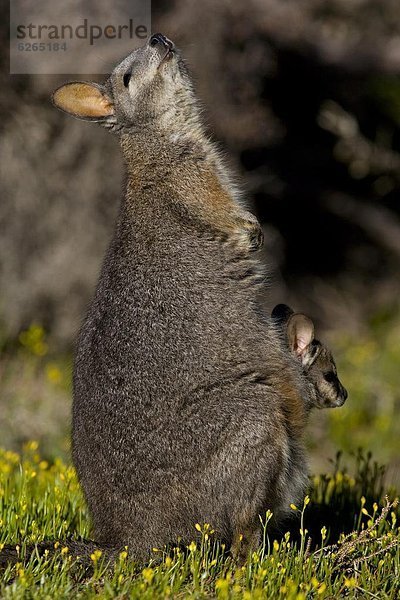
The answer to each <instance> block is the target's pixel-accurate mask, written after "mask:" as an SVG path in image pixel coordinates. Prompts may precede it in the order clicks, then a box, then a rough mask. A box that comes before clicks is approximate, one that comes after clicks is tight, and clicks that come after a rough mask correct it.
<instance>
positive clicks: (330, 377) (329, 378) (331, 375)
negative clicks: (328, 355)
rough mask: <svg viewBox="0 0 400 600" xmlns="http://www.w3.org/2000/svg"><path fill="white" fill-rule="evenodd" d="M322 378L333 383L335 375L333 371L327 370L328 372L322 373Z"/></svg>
mask: <svg viewBox="0 0 400 600" xmlns="http://www.w3.org/2000/svg"><path fill="white" fill-rule="evenodd" d="M324 379H325V381H327V382H328V383H334V382H335V381H336V375H335V373H334V372H333V371H329V373H324Z"/></svg>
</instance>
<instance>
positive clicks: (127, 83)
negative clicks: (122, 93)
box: [124, 71, 132, 87]
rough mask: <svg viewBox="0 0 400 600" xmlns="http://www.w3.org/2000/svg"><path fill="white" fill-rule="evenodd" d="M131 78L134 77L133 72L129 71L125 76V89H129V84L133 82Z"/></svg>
mask: <svg viewBox="0 0 400 600" xmlns="http://www.w3.org/2000/svg"><path fill="white" fill-rule="evenodd" d="M131 76H132V72H131V71H128V72H127V73H125V75H124V86H125V87H128V85H129V82H130V80H131Z"/></svg>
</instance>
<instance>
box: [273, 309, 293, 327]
mask: <svg viewBox="0 0 400 600" xmlns="http://www.w3.org/2000/svg"><path fill="white" fill-rule="evenodd" d="M293 313H294V311H293V310H292V309H291V308H290V306H288V305H287V304H277V305H276V306H275V308H274V310H273V311H272V313H271V317H272V318H273V319H274V321H276V323H277V324H278V325H280V326H283V325H285V324H286V323H287V321H288V320H289V318H290V317H291V316H292V314H293Z"/></svg>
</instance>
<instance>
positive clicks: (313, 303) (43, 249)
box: [0, 0, 400, 482]
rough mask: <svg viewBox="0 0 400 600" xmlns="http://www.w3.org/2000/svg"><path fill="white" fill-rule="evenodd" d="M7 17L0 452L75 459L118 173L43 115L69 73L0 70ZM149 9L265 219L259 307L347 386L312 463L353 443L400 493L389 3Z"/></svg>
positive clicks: (0, 164) (398, 21) (112, 157)
mask: <svg viewBox="0 0 400 600" xmlns="http://www.w3.org/2000/svg"><path fill="white" fill-rule="evenodd" d="M50 1H51V0H49V2H50ZM99 2H100V3H101V2H105V0H99ZM120 3H121V2H120ZM67 4H68V2H67ZM72 4H73V3H71V6H72ZM126 4H127V5H129V1H128V0H126ZM64 5H65V3H64ZM0 6H1V9H0V10H1V13H0V15H1V20H0V23H1V25H0V28H1V39H0V44H1V58H0V60H1V75H0V111H1V120H0V131H1V133H0V152H1V161H0V190H1V201H0V332H1V333H0V344H1V352H2V355H1V359H0V361H1V362H0V378H1V383H0V444H1V445H5V446H7V447H15V446H18V445H19V444H21V443H22V442H24V441H25V440H27V439H30V438H35V439H40V440H42V441H43V445H44V449H45V452H47V453H48V454H49V455H51V454H54V453H57V452H60V451H65V452H66V451H67V441H66V440H67V439H68V436H67V431H68V427H69V406H70V379H71V366H70V365H71V351H72V347H73V341H74V338H75V335H76V332H77V329H78V327H79V323H80V321H81V318H82V316H83V314H84V311H85V307H86V305H87V302H88V300H89V298H90V295H91V293H92V291H93V286H94V284H95V281H96V277H97V273H98V270H99V266H100V263H101V260H102V256H103V254H104V251H105V248H106V245H107V242H108V240H109V238H110V235H111V231H112V227H113V221H114V218H115V215H116V211H117V207H118V201H119V196H120V193H121V189H122V184H123V173H122V164H121V159H120V155H119V151H118V145H117V141H116V139H115V138H114V137H113V136H111V135H108V134H107V133H106V132H105V131H103V130H101V129H100V128H98V127H96V126H95V125H92V124H86V123H83V122H78V121H74V120H73V119H71V118H68V117H66V116H64V115H62V114H61V113H60V112H58V111H56V110H55V109H53V108H52V106H51V104H50V101H49V98H50V95H51V92H52V90H53V89H54V88H55V87H56V86H57V85H59V84H60V83H62V82H63V81H64V80H65V79H66V78H65V76H59V77H57V76H33V75H18V76H16V75H13V76H10V75H9V65H8V13H7V9H8V3H7V2H4V1H2V2H1V4H0ZM152 10H153V27H152V29H153V32H154V31H162V32H163V33H165V34H166V35H168V36H169V37H171V38H172V39H173V40H174V41H175V42H176V43H177V45H178V46H179V47H181V49H182V51H183V53H184V56H185V57H186V59H187V61H188V63H189V65H190V67H191V70H192V73H193V75H194V79H195V83H196V89H197V92H198V94H199V96H200V98H201V100H202V102H203V104H204V107H205V119H206V121H207V123H208V126H209V128H210V132H212V135H213V137H214V138H215V139H217V140H219V141H220V142H221V147H222V148H223V149H224V150H225V151H226V153H227V155H228V157H229V159H230V161H231V163H232V165H233V167H234V168H235V169H236V171H237V173H238V176H240V178H241V179H242V181H243V185H244V189H245V190H246V193H247V196H248V198H249V201H250V203H251V205H252V206H253V209H254V211H255V212H256V214H257V215H258V216H259V218H260V219H261V221H262V222H263V225H264V228H265V240H266V244H265V253H264V254H265V260H266V262H267V264H268V267H269V270H270V281H271V284H270V293H269V296H268V297H267V298H266V302H267V306H268V307H270V308H271V307H273V305H274V304H275V303H276V302H281V301H284V302H287V303H289V304H292V305H293V307H295V308H296V309H297V310H303V311H305V312H307V313H308V314H309V315H310V316H312V317H313V318H314V321H315V322H316V324H317V331H318V334H319V335H320V337H321V338H322V339H323V340H324V341H325V342H327V343H329V344H330V345H331V347H332V349H333V351H334V354H335V355H336V356H337V359H338V360H337V362H338V364H339V371H340V374H341V378H342V380H343V383H344V384H345V385H346V387H347V388H348V390H349V400H348V402H347V404H346V406H345V407H343V408H342V409H339V410H332V411H330V412H328V411H325V412H322V411H320V412H317V413H315V414H314V415H313V418H312V422H311V424H310V427H309V430H308V433H307V439H308V442H309V445H310V448H311V452H312V466H313V469H314V470H319V469H320V468H323V467H324V466H325V464H324V461H325V460H326V458H327V457H329V456H333V455H334V453H335V452H336V450H337V449H338V448H342V449H344V450H346V451H355V450H356V449H357V447H359V446H363V447H365V448H366V449H371V450H372V451H373V453H374V455H375V456H376V458H377V459H378V460H381V461H384V462H386V463H387V464H388V465H389V472H388V477H389V478H390V480H392V481H397V482H399V481H400V441H399V440H400V421H399V419H397V415H398V413H399V410H400V343H399V341H400V302H399V291H400V278H399V273H400V196H399V191H400V153H399V152H400V78H399V74H400V4H399V2H398V0H248V1H247V2H245V3H244V2H241V1H240V0H230V1H228V0H220V1H219V2H213V1H211V0H203V2H201V3H200V2H196V1H195V0H175V1H171V0H170V1H168V2H166V1H158V2H157V1H156V0H154V1H153V3H152ZM126 50H127V53H128V52H129V48H127V49H126ZM120 58H121V57H120V56H112V55H110V56H103V57H102V60H104V61H107V62H108V63H109V64H110V67H111V66H112V65H113V63H115V62H116V61H118V60H119V59H120ZM82 60H83V61H84V60H85V57H84V56H83V57H82ZM74 78H77V77H74V74H73V73H71V79H74ZM79 78H81V77H79Z"/></svg>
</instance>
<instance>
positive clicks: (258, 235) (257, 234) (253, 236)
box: [241, 212, 264, 252]
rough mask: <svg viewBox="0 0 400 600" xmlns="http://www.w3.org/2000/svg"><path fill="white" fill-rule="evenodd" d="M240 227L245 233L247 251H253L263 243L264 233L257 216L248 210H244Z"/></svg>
mask: <svg viewBox="0 0 400 600" xmlns="http://www.w3.org/2000/svg"><path fill="white" fill-rule="evenodd" d="M241 227H242V229H243V231H244V233H245V234H246V237H247V240H248V243H249V251H250V252H255V251H256V250H259V249H260V248H261V247H262V245H263V243H264V234H263V231H262V229H261V225H260V223H259V222H258V220H257V218H256V217H255V216H254V215H252V214H251V213H250V212H246V213H245V216H244V217H243V218H242V219H241Z"/></svg>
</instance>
